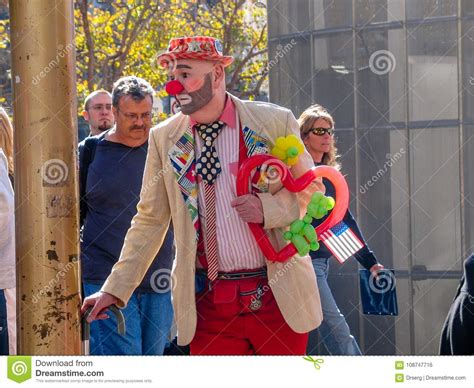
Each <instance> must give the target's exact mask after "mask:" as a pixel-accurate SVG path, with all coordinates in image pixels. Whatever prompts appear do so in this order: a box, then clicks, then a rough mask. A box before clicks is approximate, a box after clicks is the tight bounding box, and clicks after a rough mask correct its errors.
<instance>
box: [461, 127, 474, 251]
mask: <svg viewBox="0 0 474 388" xmlns="http://www.w3.org/2000/svg"><path fill="white" fill-rule="evenodd" d="M463 148H464V150H463V151H464V153H463V154H464V161H463V163H464V166H463V171H464V216H465V219H464V224H465V225H466V227H465V231H466V243H465V246H466V247H467V250H468V252H466V254H468V253H470V252H472V247H474V173H473V171H472V166H474V125H466V126H465V127H464V133H463ZM463 259H466V257H463Z"/></svg>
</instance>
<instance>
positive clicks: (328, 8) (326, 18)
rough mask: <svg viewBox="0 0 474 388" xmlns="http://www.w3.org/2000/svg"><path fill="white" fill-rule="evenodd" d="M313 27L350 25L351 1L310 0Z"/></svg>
mask: <svg viewBox="0 0 474 388" xmlns="http://www.w3.org/2000/svg"><path fill="white" fill-rule="evenodd" d="M310 3H312V4H311V5H312V15H313V17H312V19H313V20H312V24H313V29H315V30H319V29H322V28H330V27H348V26H352V1H334V0H310Z"/></svg>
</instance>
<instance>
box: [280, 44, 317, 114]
mask: <svg viewBox="0 0 474 388" xmlns="http://www.w3.org/2000/svg"><path fill="white" fill-rule="evenodd" d="M277 50H280V51H281V52H282V55H281V57H280V58H279V62H278V64H279V70H280V85H278V87H280V89H281V90H280V98H279V99H278V100H273V97H271V98H272V102H276V103H277V104H279V105H282V106H284V107H286V108H289V109H291V110H292V111H293V113H294V114H295V116H296V117H298V116H299V115H300V114H301V113H302V112H303V110H305V109H306V108H307V107H308V106H310V105H311V104H312V103H313V101H312V98H311V46H310V42H309V39H304V38H300V39H292V40H291V41H289V42H281V44H280V46H279V47H278V46H277Z"/></svg>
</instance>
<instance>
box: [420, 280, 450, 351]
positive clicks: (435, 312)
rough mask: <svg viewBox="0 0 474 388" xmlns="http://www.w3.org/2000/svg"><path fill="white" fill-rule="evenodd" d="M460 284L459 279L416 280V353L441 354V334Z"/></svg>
mask: <svg viewBox="0 0 474 388" xmlns="http://www.w3.org/2000/svg"><path fill="white" fill-rule="evenodd" d="M458 284H459V280H457V279H428V280H419V281H415V282H414V287H413V291H414V293H413V308H414V314H413V317H414V321H415V354H417V355H438V354H439V340H440V335H441V332H442V329H443V325H444V321H445V319H446V316H447V314H448V311H449V307H450V306H451V303H452V301H453V298H454V296H455V295H456V289H457V287H458Z"/></svg>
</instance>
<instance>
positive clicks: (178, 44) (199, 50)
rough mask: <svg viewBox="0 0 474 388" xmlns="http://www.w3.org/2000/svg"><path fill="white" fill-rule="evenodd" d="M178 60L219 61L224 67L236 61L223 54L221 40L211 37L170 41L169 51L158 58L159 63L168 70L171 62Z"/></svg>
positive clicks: (194, 37)
mask: <svg viewBox="0 0 474 388" xmlns="http://www.w3.org/2000/svg"><path fill="white" fill-rule="evenodd" d="M177 59H200V60H205V61H218V62H221V63H222V64H223V65H224V66H229V65H230V64H231V63H232V62H233V61H234V58H233V57H231V56H226V55H223V54H222V43H221V42H220V40H219V39H216V38H212V37H210V36H190V37H182V38H173V39H171V40H170V43H169V45H168V50H167V51H166V52H164V53H161V54H160V55H158V57H157V60H158V63H159V64H160V65H161V66H163V67H166V68H167V67H168V66H169V64H170V62H171V63H172V62H173V61H176V60H177Z"/></svg>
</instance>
